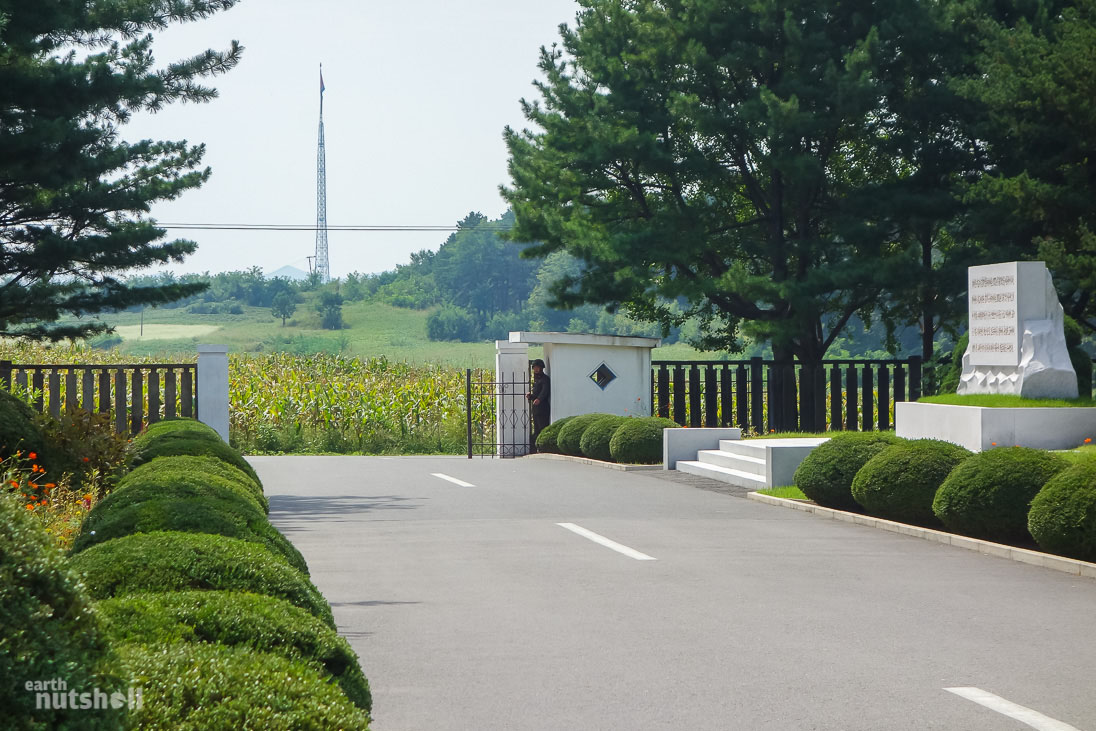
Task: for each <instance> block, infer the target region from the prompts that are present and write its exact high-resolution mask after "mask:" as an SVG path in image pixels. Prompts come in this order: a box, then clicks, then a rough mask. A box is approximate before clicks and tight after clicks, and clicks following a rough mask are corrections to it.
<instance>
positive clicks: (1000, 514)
mask: <svg viewBox="0 0 1096 731" xmlns="http://www.w3.org/2000/svg"><path fill="white" fill-rule="evenodd" d="M1068 466H1069V463H1068V462H1066V460H1064V459H1063V458H1061V457H1059V456H1058V455H1056V454H1051V453H1050V452H1046V451H1044V450H1041V449H1028V448H1026V447H1001V448H998V449H991V450H989V451H987V452H981V453H979V454H974V455H971V456H970V457H968V458H966V459H965V460H963V462H962V463H961V464H960V465H959V466H958V467H956V468H955V469H954V470H952V471H951V474H949V475H948V478H947V479H946V480H944V483H943V484H942V485H940V489H939V490H937V491H936V497H935V499H934V500H933V502H932V511H933V513H935V514H936V517H937V518H939V519H940V522H941V523H943V524H944V526H945V527H947V529H948V530H951V531H954V532H956V533H963V534H965V535H968V536H974V537H975V538H985V539H987V540H991V541H1002V542H1006V543H1008V542H1014V541H1021V540H1024V539H1026V538H1027V537H1028V530H1027V524H1028V511H1029V510H1030V508H1031V501H1032V499H1033V498H1034V497H1035V496H1036V495H1037V494H1038V493H1039V490H1040V489H1042V487H1043V485H1045V484H1046V482H1047V481H1048V480H1050V479H1051V478H1052V477H1054V476H1055V475H1056V474H1058V473H1059V472H1061V471H1062V470H1064V469H1066V468H1067V467H1068Z"/></svg>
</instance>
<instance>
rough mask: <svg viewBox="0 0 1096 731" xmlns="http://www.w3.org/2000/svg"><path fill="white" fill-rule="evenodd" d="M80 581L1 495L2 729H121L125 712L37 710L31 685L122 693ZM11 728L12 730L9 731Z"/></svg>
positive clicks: (15, 505) (30, 519)
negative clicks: (60, 683)
mask: <svg viewBox="0 0 1096 731" xmlns="http://www.w3.org/2000/svg"><path fill="white" fill-rule="evenodd" d="M114 663H115V659H114V657H113V656H112V654H111V652H110V649H109V647H108V645H107V642H106V638H105V635H104V633H103V632H102V631H101V630H100V625H99V621H98V617H97V616H96V614H95V612H94V611H93V610H92V603H91V601H90V599H89V598H88V596H87V594H86V592H85V591H84V589H83V587H82V586H81V585H80V582H79V578H78V576H77V574H76V572H75V571H73V570H72V569H71V568H70V567H69V566H68V565H67V563H66V561H65V559H64V557H63V556H62V555H61V552H60V551H59V550H58V549H57V547H56V545H54V542H53V540H52V539H51V538H50V537H49V536H47V535H46V532H45V531H44V530H43V529H42V526H41V525H40V524H39V523H38V521H37V520H35V519H34V518H33V517H32V516H31V515H29V514H28V511H27V510H26V509H25V508H24V507H23V505H22V504H21V503H20V502H19V501H17V500H16V499H15V498H13V497H10V496H7V495H0V708H3V709H4V712H3V715H4V718H5V719H6V722H5V728H15V729H54V728H81V729H85V728H86V729H116V728H121V727H123V726H124V725H125V724H124V722H123V715H122V712H121V711H117V710H81V709H64V708H61V709H49V710H36V709H35V705H36V704H35V694H34V693H33V692H30V691H28V690H27V689H26V682H27V681H28V680H29V681H43V680H52V679H54V678H58V679H60V680H64V681H65V683H66V684H67V685H68V689H69V690H74V691H76V692H78V693H84V692H91V691H92V690H93V689H94V688H99V689H100V690H102V691H103V692H105V693H112V692H115V691H121V690H123V687H124V683H123V682H122V680H121V678H120V677H119V675H118V674H116V673H115V672H114ZM9 724H10V725H9Z"/></svg>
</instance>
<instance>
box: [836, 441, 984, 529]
mask: <svg viewBox="0 0 1096 731" xmlns="http://www.w3.org/2000/svg"><path fill="white" fill-rule="evenodd" d="M969 456H970V452H969V451H968V450H966V449H963V448H962V447H960V446H958V445H955V444H952V443H950V442H944V441H940V440H938V439H913V440H910V441H906V442H901V443H899V444H892V445H890V446H889V447H887V448H886V449H884V450H883V451H882V452H880V453H879V454H877V455H875V456H874V457H872V458H871V459H870V460H868V462H867V464H865V465H864V466H863V467H861V468H860V471H859V472H857V473H856V477H854V478H853V481H852V497H853V499H854V500H856V502H858V503H860V504H861V505H862V506H863V507H864V509H865V510H867V511H868V512H869V513H871V514H872V515H877V516H879V517H881V518H888V519H890V520H897V521H901V522H905V523H917V524H930V525H932V524H935V523H936V516H935V515H934V514H933V512H932V500H933V498H934V497H935V496H936V490H937V489H938V488H939V487H940V485H941V484H942V483H943V482H944V480H945V479H947V476H948V474H949V473H950V472H951V471H952V470H953V469H954V468H955V467H956V466H957V465H958V464H959V463H960V462H962V461H963V460H964V459H966V458H967V457H969Z"/></svg>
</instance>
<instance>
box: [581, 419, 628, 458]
mask: <svg viewBox="0 0 1096 731" xmlns="http://www.w3.org/2000/svg"><path fill="white" fill-rule="evenodd" d="M627 420H628V419H627V417H624V416H616V415H615V414H606V415H605V416H602V417H601V418H600V419H595V420H594V423H592V424H590V426H588V427H586V431H584V432H583V433H582V438H581V439H580V440H579V448H580V449H581V450H582V454H583V456H585V457H589V458H590V459H600V460H601V461H602V462H612V461H613V453H612V452H611V451H610V450H609V441H610V440H611V439H612V438H613V434H615V433H616V430H617V428H618V427H619V426H620V425H621V424H623V423H624V422H625V421H627Z"/></svg>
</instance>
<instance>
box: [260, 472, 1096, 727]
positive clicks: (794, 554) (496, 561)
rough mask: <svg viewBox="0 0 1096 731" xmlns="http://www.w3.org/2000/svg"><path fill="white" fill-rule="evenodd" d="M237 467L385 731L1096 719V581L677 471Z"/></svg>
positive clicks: (1086, 722) (1015, 723) (1049, 723)
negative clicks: (328, 614) (302, 567)
mask: <svg viewBox="0 0 1096 731" xmlns="http://www.w3.org/2000/svg"><path fill="white" fill-rule="evenodd" d="M250 461H251V463H252V464H253V465H254V466H255V468H256V469H257V470H258V472H259V475H260V477H261V478H262V480H263V482H264V484H265V486H266V491H267V494H268V495H269V496H270V517H271V519H272V521H273V522H274V524H275V525H276V526H277V527H278V528H279V529H280V530H282V532H283V533H285V534H286V536H287V537H288V538H289V539H290V540H292V541H293V543H294V544H295V545H296V546H297V547H298V548H299V549H300V550H301V552H302V553H303V554H304V556H305V558H306V559H307V561H308V564H309V566H310V567H311V570H312V578H313V580H314V581H315V583H316V585H317V586H318V587H319V588H320V590H321V591H323V593H324V594H325V595H326V596H327V598H328V599H329V600H330V601H331V604H332V607H333V609H334V612H335V619H336V620H337V621H338V624H339V629H340V632H341V633H342V634H343V635H344V636H346V637H347V638H348V639H349V640H350V642H351V644H352V645H353V646H354V649H355V650H356V651H357V652H358V655H359V656H360V657H361V661H362V666H363V669H364V670H365V673H366V675H367V676H368V677H369V680H370V683H371V685H372V688H373V695H374V704H375V707H374V717H375V724H374V727H375V728H376V729H377V730H378V731H435V730H441V729H476V730H477V731H484V730H491V729H499V730H509V729H515V730H524V729H553V730H555V729H563V728H570V729H598V730H601V729H606V730H608V729H629V730H637V729H675V730H679V731H700V730H703V729H743V730H746V731H754V730H762V729H774V730H776V729H779V730H781V731H788V730H792V729H850V730H852V729H864V730H865V731H877V730H884V729H969V730H971V731H983V730H984V731H999V730H1002V729H1003V730H1005V731H1008V730H1009V729H1018V730H1022V729H1030V728H1040V729H1054V730H1055V731H1067V730H1068V729H1070V728H1076V729H1082V730H1085V731H1096V580H1093V579H1087V578H1080V577H1075V576H1069V575H1067V574H1062V573H1058V572H1055V571H1052V570H1048V569H1042V568H1037V567H1033V566H1029V565H1025V564H1018V563H1013V562H1011V561H1008V560H1005V559H1001V558H995V557H989V556H982V555H979V554H976V553H973V552H969V551H965V550H962V549H958V548H952V547H950V546H943V545H941V544H936V543H929V542H926V541H922V540H919V539H915V538H910V537H908V536H902V535H897V534H893V533H886V532H882V531H877V530H874V529H871V528H867V527H864V526H858V525H852V524H848V523H842V522H838V521H832V520H824V519H820V518H818V517H816V516H812V515H808V514H805V513H801V512H799V511H792V510H787V509H782V508H778V507H772V506H768V505H763V504H760V503H756V502H753V501H749V500H746V499H744V498H743V497H742V496H741V495H738V494H735V491H734V490H729V491H728V490H722V489H720V488H717V487H716V486H717V483H710V482H707V481H705V480H703V479H699V478H689V477H687V476H684V475H679V473H676V472H669V473H662V472H659V473H643V472H639V473H634V472H633V473H622V472H616V471H611V470H606V469H603V468H598V467H591V466H586V465H577V464H571V463H566V462H554V461H548V460H538V459H519V460H501V461H500V460H480V459H477V460H467V459H461V458H447V457H421V458H420V457H400V458H384V457H255V458H251V459H250ZM698 487H708V488H715V489H698ZM560 524H567V525H560ZM948 688H967V689H977V690H966V691H948V690H945V689H948ZM972 698H973V699H974V700H972ZM978 700H980V701H981V703H979V702H976V701H978ZM1007 714H1011V716H1010V715H1007ZM1017 717H1018V718H1020V719H1022V720H1016V719H1017ZM1055 723H1057V724H1058V725H1053V724H1055ZM1040 724H1042V725H1040Z"/></svg>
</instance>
